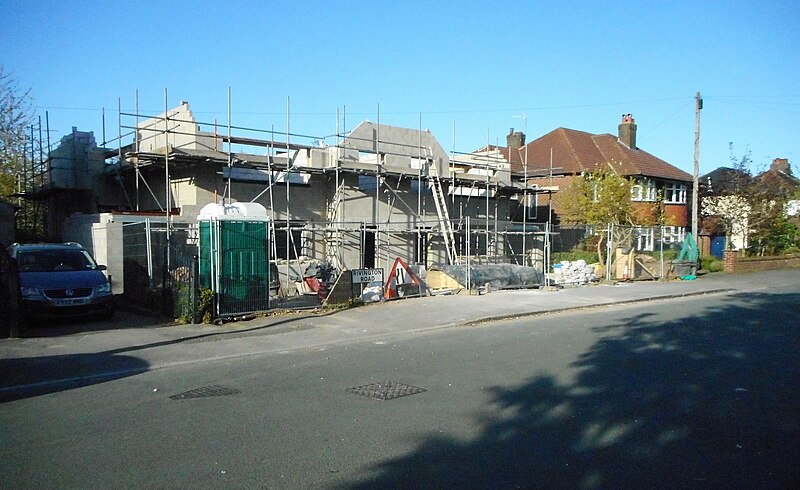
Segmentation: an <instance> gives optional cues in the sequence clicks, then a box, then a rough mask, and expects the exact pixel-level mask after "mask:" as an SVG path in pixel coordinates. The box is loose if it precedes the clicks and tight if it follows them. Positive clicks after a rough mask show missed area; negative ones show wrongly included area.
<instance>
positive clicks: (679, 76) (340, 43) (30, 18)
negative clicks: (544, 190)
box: [0, 0, 800, 174]
mask: <svg viewBox="0 0 800 490" xmlns="http://www.w3.org/2000/svg"><path fill="white" fill-rule="evenodd" d="M798 25H800V2H794V1H782V2H778V1H758V2H756V1H727V2H716V1H702V2H696V1H691V2H685V1H672V2H655V1H653V2H651V1H637V2H633V1H629V2H590V1H583V2H569V1H567V2H538V1H460V2H457V1H442V0H440V1H431V2H415V1H375V0H372V1H358V0H354V1H347V2H332V1H331V2H286V1H253V2H249V1H235V2H219V1H191V2H181V1H157V2H153V1H146V0H145V1H138V2H123V1H97V2H94V1H71V2H34V1H27V0H0V46H2V47H3V48H2V50H0V64H2V65H3V67H4V70H5V72H6V73H11V74H12V75H13V76H14V77H15V78H16V79H17V81H18V82H19V84H20V85H21V86H23V87H30V88H31V90H32V93H33V95H34V96H35V99H36V105H37V107H38V112H37V114H39V115H41V116H42V117H44V114H45V111H47V113H48V115H49V121H50V127H51V130H53V133H52V139H53V140H57V139H58V138H60V137H61V136H63V135H65V134H67V133H69V131H70V129H71V127H72V126H77V127H78V128H79V129H81V130H92V131H94V132H95V135H96V137H97V140H98V141H101V140H102V132H103V124H102V109H103V108H105V111H106V135H107V139H111V138H112V135H116V134H117V131H118V128H117V106H118V100H119V101H121V105H122V110H123V112H125V111H133V109H134V101H135V97H134V94H135V93H136V91H137V90H138V93H139V111H140V112H142V113H148V114H155V113H157V112H160V111H163V108H164V91H165V89H167V94H168V97H167V102H168V104H169V105H170V106H175V105H177V104H178V103H179V102H180V100H186V101H189V103H190V104H191V107H192V109H193V110H194V111H195V112H196V114H197V116H198V119H200V120H202V121H208V122H212V121H213V120H214V119H215V118H216V119H217V120H218V121H219V122H220V124H226V123H227V107H228V88H229V87H230V91H231V100H232V103H231V112H232V124H234V125H237V126H245V127H255V128H264V129H270V128H274V129H275V130H276V131H281V132H284V131H286V124H287V117H286V111H287V98H288V99H289V100H290V111H289V112H290V126H291V131H292V132H293V133H301V134H307V135H313V136H328V135H332V134H334V133H335V132H336V114H337V109H338V110H339V113H340V121H341V119H342V115H343V114H346V126H347V129H352V128H353V127H354V125H355V124H356V123H357V122H359V121H361V120H363V119H370V120H372V121H376V120H377V119H378V114H377V113H378V109H379V108H380V121H381V122H382V123H386V124H393V125H399V126H407V127H413V128H416V127H418V126H419V125H420V113H421V119H422V126H423V127H424V128H427V129H430V130H431V131H432V132H433V133H434V135H435V136H436V137H437V138H438V139H439V141H440V142H441V143H442V146H443V147H444V148H445V149H447V150H452V149H453V147H454V144H453V140H454V133H455V149H456V150H457V151H471V150H474V149H476V148H478V147H480V146H483V145H485V144H486V143H487V141H488V142H490V143H492V144H496V143H500V144H505V135H506V134H507V133H508V131H509V128H511V127H514V128H516V129H518V130H523V131H526V133H527V135H528V141H531V140H532V139H535V138H536V137H538V136H541V135H543V134H545V133H547V132H549V131H551V130H553V129H555V128H557V127H567V128H571V129H577V130H582V131H588V132H592V133H612V134H614V133H616V131H617V124H618V123H619V122H620V119H621V114H623V113H632V114H633V115H634V117H635V118H636V122H637V124H638V146H639V147H640V148H641V149H643V150H645V151H648V152H650V153H652V154H654V155H656V156H658V157H660V158H662V159H664V160H667V161H668V162H670V163H672V164H674V165H676V166H678V167H680V168H682V169H684V170H687V171H689V172H691V170H692V166H693V156H694V130H695V114H694V94H695V92H698V91H699V92H701V93H702V96H703V99H704V109H703V111H702V115H701V150H700V171H701V173H705V172H707V171H710V170H712V169H714V168H716V167H718V166H721V165H727V164H729V155H730V152H729V142H732V143H733V144H734V153H735V155H736V156H737V157H738V156H741V155H742V154H744V152H745V151H746V150H748V149H749V151H750V152H751V156H752V159H753V161H754V170H757V169H758V168H757V167H763V166H764V165H767V164H768V163H769V162H770V161H771V160H772V159H773V158H776V157H788V158H789V159H790V161H791V162H792V164H793V167H794V169H795V174H800V148H798V146H799V145H800V138H799V137H800V29H799V28H798ZM523 114H524V115H525V118H522V117H520V116H522V115H523ZM454 128H455V131H454ZM327 141H328V142H329V143H332V142H333V140H332V139H328V140H327ZM298 142H299V139H298Z"/></svg>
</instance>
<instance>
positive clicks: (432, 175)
mask: <svg viewBox="0 0 800 490" xmlns="http://www.w3.org/2000/svg"><path fill="white" fill-rule="evenodd" d="M432 154H433V152H432V151H431V155H432ZM428 169H429V170H428V179H429V180H428V185H429V186H430V188H431V193H432V194H433V202H434V203H435V204H436V214H437V215H438V217H439V228H440V229H441V230H442V237H443V238H444V246H445V249H446V250H447V261H448V262H449V263H450V264H458V251H457V250H456V240H455V236H454V235H453V223H452V222H451V221H450V213H449V212H448V210H447V198H446V197H445V195H444V191H443V190H442V181H441V179H439V169H438V168H437V166H436V162H435V161H434V160H433V158H432V157H431V159H429V160H428Z"/></svg>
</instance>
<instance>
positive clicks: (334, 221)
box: [325, 181, 344, 270]
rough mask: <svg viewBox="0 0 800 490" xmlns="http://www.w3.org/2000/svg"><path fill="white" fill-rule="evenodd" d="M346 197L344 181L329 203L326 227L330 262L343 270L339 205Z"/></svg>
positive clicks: (327, 253) (327, 252) (326, 247)
mask: <svg viewBox="0 0 800 490" xmlns="http://www.w3.org/2000/svg"><path fill="white" fill-rule="evenodd" d="M343 199H344V181H343V182H342V183H341V184H339V187H337V188H336V192H335V193H334V195H333V199H331V201H330V203H328V209H327V218H328V226H327V227H326V230H325V231H326V235H327V236H326V246H325V250H326V255H327V259H328V262H329V263H330V264H332V265H333V266H334V267H337V268H339V269H340V270H341V268H342V260H341V245H342V230H341V227H340V226H339V206H340V205H341V203H342V200H343Z"/></svg>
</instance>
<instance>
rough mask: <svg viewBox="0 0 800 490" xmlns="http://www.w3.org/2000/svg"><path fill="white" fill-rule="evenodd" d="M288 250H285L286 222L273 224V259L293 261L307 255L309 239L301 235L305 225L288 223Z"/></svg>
mask: <svg viewBox="0 0 800 490" xmlns="http://www.w3.org/2000/svg"><path fill="white" fill-rule="evenodd" d="M289 226H290V227H289V236H288V239H289V248H288V250H287V248H286V239H287V236H286V222H285V221H284V222H283V223H275V258H276V259H279V260H280V259H283V260H287V259H289V260H293V259H297V258H299V257H303V256H305V255H308V252H309V251H308V250H307V249H306V247H307V246H308V243H309V237H308V236H307V234H305V233H303V227H304V226H305V223H290V225H289Z"/></svg>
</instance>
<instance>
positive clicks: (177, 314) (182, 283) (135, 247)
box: [122, 220, 198, 321]
mask: <svg viewBox="0 0 800 490" xmlns="http://www.w3.org/2000/svg"><path fill="white" fill-rule="evenodd" d="M167 230H168V227H167V224H166V223H163V222H153V221H150V220H146V221H144V222H141V223H125V224H123V227H122V247H123V251H122V254H123V255H122V256H123V275H124V293H123V295H122V299H123V301H125V302H126V303H128V304H131V305H134V306H138V307H141V308H143V309H146V310H149V311H156V312H159V313H162V314H164V315H168V316H170V317H172V318H183V319H185V320H187V321H188V320H191V319H193V318H194V317H195V315H196V305H195V303H196V298H195V295H194V289H195V288H194V284H195V280H196V272H195V269H196V267H195V257H196V256H197V253H198V249H197V245H198V244H197V242H198V230H197V225H194V224H187V223H172V224H170V225H169V230H170V232H169V236H168V234H167Z"/></svg>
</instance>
